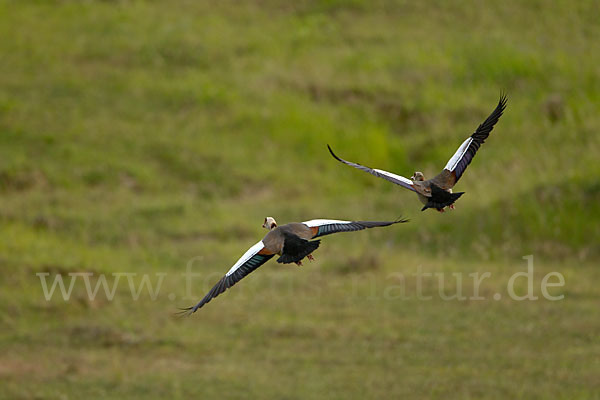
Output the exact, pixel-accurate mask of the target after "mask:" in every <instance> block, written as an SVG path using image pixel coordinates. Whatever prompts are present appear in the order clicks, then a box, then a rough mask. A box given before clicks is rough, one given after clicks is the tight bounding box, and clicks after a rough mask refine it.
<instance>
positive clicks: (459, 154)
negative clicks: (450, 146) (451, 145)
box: [444, 137, 473, 171]
mask: <svg viewBox="0 0 600 400" xmlns="http://www.w3.org/2000/svg"><path fill="white" fill-rule="evenodd" d="M472 141H473V138H472V137H469V138H468V139H467V140H465V141H464V142H463V143H462V144H461V145H460V147H459V148H458V150H456V153H454V155H453V156H452V158H451V159H450V160H448V163H447V164H446V166H445V167H444V169H447V170H448V171H454V168H456V166H457V165H458V162H459V161H460V159H461V158H462V157H463V156H464V155H465V152H466V151H467V149H468V148H469V145H470V144H471V142H472Z"/></svg>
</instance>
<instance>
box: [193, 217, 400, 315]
mask: <svg viewBox="0 0 600 400" xmlns="http://www.w3.org/2000/svg"><path fill="white" fill-rule="evenodd" d="M399 222H408V220H406V219H398V220H396V221H339V220H335V219H313V220H311V221H306V222H302V223H299V222H293V223H290V224H286V225H281V226H277V222H275V219H274V218H272V217H267V218H265V222H264V223H263V225H262V226H263V228H266V229H268V230H269V233H267V234H266V236H265V237H264V238H263V239H262V240H261V241H260V242H258V243H256V244H255V245H254V246H252V247H250V248H249V249H248V251H246V253H244V255H243V256H242V257H241V258H240V259H239V260H238V261H237V262H236V263H235V264H234V265H233V267H231V269H230V270H229V271H228V272H227V274H225V276H224V277H223V278H222V279H221V280H220V281H219V282H217V284H216V285H215V286H214V287H213V288H212V289H211V290H210V292H208V294H207V295H206V296H204V298H203V299H202V300H201V301H200V302H199V303H198V304H196V305H195V306H193V307H188V308H185V309H183V310H182V313H183V314H192V313H194V312H196V310H198V309H199V308H201V307H202V306H204V305H205V304H206V303H208V302H209V301H211V300H212V299H213V298H214V297H217V296H218V295H220V294H221V293H223V292H224V291H225V290H227V289H229V288H230V287H232V286H233V285H235V284H236V283H238V282H239V281H240V280H241V279H242V278H244V277H245V276H246V275H248V274H249V273H251V272H252V271H254V270H255V269H257V268H258V267H260V266H261V265H263V264H264V263H265V262H267V261H268V260H270V259H271V258H272V257H273V256H274V255H275V254H277V255H279V258H278V259H277V262H278V263H283V264H289V263H296V264H297V265H299V266H300V265H302V259H303V258H304V257H307V258H308V259H309V260H314V258H313V256H312V252H313V251H315V250H316V249H317V248H318V247H319V244H320V243H321V241H320V240H312V239H315V238H318V237H321V236H325V235H330V234H332V233H337V232H351V231H360V230H363V229H367V228H375V227H379V226H389V225H393V224H396V223H399Z"/></svg>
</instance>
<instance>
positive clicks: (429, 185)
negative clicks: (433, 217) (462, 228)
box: [327, 95, 507, 212]
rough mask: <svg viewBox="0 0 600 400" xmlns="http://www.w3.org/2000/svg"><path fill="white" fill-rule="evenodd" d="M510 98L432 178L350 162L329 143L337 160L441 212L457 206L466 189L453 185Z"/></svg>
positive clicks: (424, 208) (425, 206)
mask: <svg viewBox="0 0 600 400" xmlns="http://www.w3.org/2000/svg"><path fill="white" fill-rule="evenodd" d="M506 100H507V98H506V96H505V95H502V96H500V100H499V101H498V105H497V106H496V109H495V110H494V111H493V112H492V113H491V114H490V116H489V117H487V119H486V120H485V121H484V122H483V123H482V124H481V125H479V127H478V128H477V130H475V133H473V134H472V135H471V136H470V137H469V138H468V139H467V140H465V141H464V142H463V143H462V144H461V145H460V147H459V148H458V150H457V151H456V153H454V155H453V156H452V158H450V160H449V161H448V163H447V164H446V166H445V167H444V170H443V171H442V172H440V173H439V174H438V175H436V176H435V177H433V178H431V179H428V180H425V177H424V176H423V173H421V172H415V173H414V174H413V176H411V177H410V179H407V178H405V177H403V176H400V175H396V174H393V173H391V172H387V171H383V170H380V169H372V168H369V167H365V166H363V165H360V164H356V163H353V162H350V161H346V160H343V159H341V158H339V157H338V156H336V155H335V153H334V152H333V150H332V149H331V147H330V146H329V145H327V147H328V148H329V152H330V153H331V155H332V156H333V157H334V158H335V159H336V160H338V161H340V162H342V163H344V164H346V165H350V166H351V167H354V168H358V169H360V170H363V171H365V172H368V173H370V174H372V175H375V176H377V177H379V178H383V179H385V180H388V181H390V182H392V183H395V184H396V185H400V186H402V187H404V188H406V189H409V190H412V191H413V192H416V193H417V195H418V196H419V200H420V201H421V203H423V204H424V206H423V208H422V209H421V211H425V210H426V209H428V208H434V209H436V210H438V211H439V212H444V208H445V207H449V208H454V202H455V201H456V200H458V198H459V197H460V196H462V195H463V194H464V192H460V193H452V187H454V185H455V184H456V182H458V180H459V179H460V177H461V176H462V174H463V173H464V172H465V169H467V166H468V165H469V164H470V163H471V160H472V159H473V157H475V153H476V152H477V150H478V149H479V146H481V145H482V144H483V142H485V139H487V137H488V136H489V135H490V132H491V131H492V129H493V128H494V125H496V122H498V119H499V118H500V116H502V112H503V111H504V109H505V108H506Z"/></svg>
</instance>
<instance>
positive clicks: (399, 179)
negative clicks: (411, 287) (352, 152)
mask: <svg viewBox="0 0 600 400" xmlns="http://www.w3.org/2000/svg"><path fill="white" fill-rule="evenodd" d="M327 148H328V149H329V152H330V153H331V155H332V156H333V158H335V159H336V160H338V161H339V162H341V163H344V164H346V165H349V166H351V167H354V168H358V169H360V170H361V171H365V172H368V173H370V174H371V175H374V176H376V177H378V178H383V179H385V180H386V181H390V182H392V183H395V184H396V185H400V186H402V187H404V188H406V189H408V190H412V191H413V192H415V188H414V187H413V183H412V181H411V180H410V179H407V178H405V177H403V176H400V175H396V174H393V173H391V172H388V171H383V170H381V169H372V168H369V167H365V166H364V165H360V164H357V163H353V162H350V161H346V160H343V159H341V158H339V157H338V156H336V155H335V153H334V152H333V150H331V147H330V146H329V145H327Z"/></svg>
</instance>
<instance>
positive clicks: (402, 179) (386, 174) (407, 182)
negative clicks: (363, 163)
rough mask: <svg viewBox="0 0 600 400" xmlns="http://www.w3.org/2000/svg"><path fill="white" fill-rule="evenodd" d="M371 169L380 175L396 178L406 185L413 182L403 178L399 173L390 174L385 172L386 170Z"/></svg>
mask: <svg viewBox="0 0 600 400" xmlns="http://www.w3.org/2000/svg"><path fill="white" fill-rule="evenodd" d="M373 171H375V172H378V173H380V174H381V175H385V176H389V177H390V178H394V179H398V180H399V181H400V182H404V183H406V184H407V185H410V186H412V184H413V182H412V181H411V180H410V179H408V178H405V177H403V176H400V175H396V174H392V173H391V172H387V171H384V170H382V169H374V170H373Z"/></svg>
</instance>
